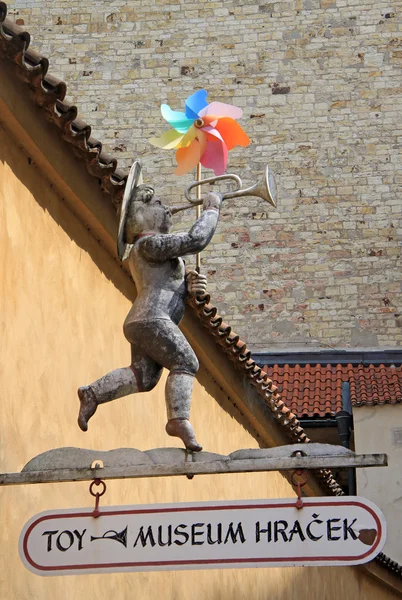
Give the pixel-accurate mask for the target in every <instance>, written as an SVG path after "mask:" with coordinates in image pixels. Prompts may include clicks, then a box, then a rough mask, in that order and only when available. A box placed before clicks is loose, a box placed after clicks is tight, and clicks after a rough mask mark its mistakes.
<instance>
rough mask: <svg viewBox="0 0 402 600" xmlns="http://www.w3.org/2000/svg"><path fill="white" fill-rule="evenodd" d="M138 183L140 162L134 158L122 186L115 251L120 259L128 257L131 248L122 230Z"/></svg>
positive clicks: (139, 183)
mask: <svg viewBox="0 0 402 600" xmlns="http://www.w3.org/2000/svg"><path fill="white" fill-rule="evenodd" d="M139 185H142V171H141V163H140V161H139V160H135V161H134V162H133V164H132V166H131V169H130V173H129V175H128V178H127V183H126V187H125V188H124V196H123V201H122V203H121V211H120V221H119V229H118V231H117V253H118V255H119V258H120V260H122V261H123V260H126V259H127V258H128V257H129V255H130V251H131V248H132V244H127V242H126V240H125V236H124V231H125V228H126V222H127V213H128V207H129V204H130V200H131V198H132V197H133V192H134V190H135V188H136V187H138V186H139Z"/></svg>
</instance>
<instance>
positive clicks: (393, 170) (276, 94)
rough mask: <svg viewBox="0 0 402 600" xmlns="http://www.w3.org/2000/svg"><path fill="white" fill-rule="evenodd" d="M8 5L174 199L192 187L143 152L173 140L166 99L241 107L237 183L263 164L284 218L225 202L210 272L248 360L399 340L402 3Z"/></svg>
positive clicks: (60, 0) (101, 133)
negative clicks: (196, 98)
mask: <svg viewBox="0 0 402 600" xmlns="http://www.w3.org/2000/svg"><path fill="white" fill-rule="evenodd" d="M9 5H10V12H9V16H12V14H13V13H14V18H15V19H16V20H17V19H18V20H19V22H20V23H21V24H24V25H25V26H26V27H27V28H28V29H29V31H30V32H31V33H32V34H33V37H34V42H33V45H34V46H36V47H39V48H40V50H41V51H42V53H43V54H45V55H47V56H49V57H50V58H51V72H52V74H55V75H58V76H59V77H61V78H62V79H64V80H65V81H66V82H67V84H68V90H69V94H70V96H69V100H71V101H73V102H75V103H77V104H78V106H79V110H80V115H81V116H82V117H83V118H84V119H85V120H87V121H88V122H89V123H90V124H91V125H93V128H94V134H95V136H97V137H99V138H100V139H101V140H102V141H104V142H105V144H106V145H107V146H108V147H109V149H110V151H111V152H112V153H114V154H115V155H116V156H117V157H118V158H119V159H120V164H122V165H123V166H128V165H129V164H130V162H131V161H132V159H134V158H140V159H141V160H142V162H143V165H144V171H145V175H146V178H147V179H149V180H152V181H154V183H155V185H156V187H157V188H159V189H163V190H164V191H165V194H166V196H167V198H168V200H169V201H172V202H174V203H176V204H177V199H178V198H180V197H181V196H182V194H183V189H184V186H185V185H186V184H187V183H188V182H189V181H190V179H191V177H185V178H181V179H178V178H176V177H175V176H174V175H173V168H172V167H173V164H174V154H173V153H172V152H163V151H158V150H155V149H154V148H153V147H151V146H150V144H149V143H148V139H149V138H150V137H151V136H153V135H159V134H160V133H162V131H164V130H165V129H166V128H167V127H165V123H164V121H163V120H162V118H161V116H160V112H159V106H160V104H161V102H167V103H169V104H170V105H171V106H172V107H173V108H176V109H181V108H182V104H183V101H184V99H185V98H186V97H187V96H188V95H189V94H190V93H192V92H193V91H195V90H196V89H199V88H202V87H204V88H206V89H207V90H208V91H209V94H210V99H219V100H222V101H227V102H230V103H233V104H236V105H237V106H241V107H242V108H243V109H244V117H243V120H242V125H243V126H244V128H245V129H246V131H247V132H248V134H249V135H250V138H251V140H252V143H251V145H250V146H249V147H248V148H246V149H240V150H234V151H232V152H231V155H230V158H229V171H231V172H236V173H238V174H240V175H241V176H243V177H244V181H245V183H246V184H247V185H248V184H249V183H251V182H253V181H254V180H255V179H256V177H258V174H259V173H260V172H261V171H262V170H263V167H264V165H265V163H267V162H268V163H269V164H270V166H271V168H272V169H273V170H274V172H276V173H277V177H278V184H279V191H280V199H279V206H278V210H277V211H273V210H271V209H270V208H269V207H268V205H266V204H264V203H263V202H262V201H258V200H257V199H254V198H248V199H243V200H235V201H228V203H227V205H226V207H225V209H224V211H223V216H222V220H221V223H220V225H219V228H218V232H217V235H216V236H215V240H214V243H213V244H212V245H211V246H209V248H208V249H207V250H206V251H205V252H204V254H203V259H202V263H203V268H204V270H205V272H207V273H208V275H209V281H210V284H209V287H210V290H211V292H212V293H213V297H214V301H215V302H216V303H217V304H218V306H219V308H220V310H221V311H222V313H223V314H224V315H225V317H226V318H227V320H228V321H229V322H230V324H231V325H232V326H233V327H234V329H235V330H236V331H238V333H240V334H241V336H242V337H243V338H245V339H246V340H247V341H248V343H249V345H250V346H251V348H253V349H254V350H278V349H284V348H286V347H289V346H293V347H295V346H296V347H305V346H319V345H324V346H325V345H329V346H338V347H339V346H369V347H375V346H382V347H393V346H398V345H400V344H401V341H402V319H401V314H402V299H401V294H400V292H401V279H402V277H401V269H400V242H401V237H402V223H401V203H402V198H401V196H402V194H401V191H402V168H401V145H402V125H401V119H400V116H401V108H400V106H401V96H402V83H401V81H402V80H401V66H402V19H401V15H402V3H401V2H400V1H396V0H394V1H393V2H392V3H387V2H384V1H382V0H380V1H375V0H321V1H319V0H290V1H289V2H285V1H283V2H269V3H267V2H263V1H261V2H260V3H255V2H251V1H250V0H244V1H243V2H242V3H239V2H235V1H234V0H225V1H202V0H199V1H197V2H190V1H187V0H182V1H181V2H179V1H174V0H149V1H147V2H144V1H142V0H141V1H139V0H135V1H130V2H123V1H119V0H112V1H108V2H106V1H102V2H100V1H98V0H97V1H95V0H80V1H79V2H78V1H77V0H68V2H67V1H66V0H46V1H45V0H35V1H28V0H26V1H23V0H16V1H15V2H14V3H12V2H10V3H9ZM22 21H23V23H22ZM209 175H210V173H208V176H209ZM189 221H190V214H188V215H187V217H185V221H183V223H187V224H189Z"/></svg>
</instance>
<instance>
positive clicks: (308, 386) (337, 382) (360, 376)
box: [263, 364, 402, 418]
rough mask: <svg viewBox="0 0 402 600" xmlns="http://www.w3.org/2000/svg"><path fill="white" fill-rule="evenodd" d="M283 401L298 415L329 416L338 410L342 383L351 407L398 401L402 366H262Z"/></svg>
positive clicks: (401, 397) (401, 384)
mask: <svg viewBox="0 0 402 600" xmlns="http://www.w3.org/2000/svg"><path fill="white" fill-rule="evenodd" d="M263 370H264V371H265V372H266V373H267V375H268V376H269V377H271V378H272V379H273V381H274V382H275V384H276V385H278V387H279V391H280V393H281V395H282V398H283V400H284V401H285V402H286V404H287V405H288V406H289V408H290V409H291V410H292V411H293V412H294V413H295V414H296V415H297V416H298V418H304V417H332V416H335V415H336V413H337V412H338V411H340V410H342V383H343V382H344V381H347V382H349V383H350V399H351V403H352V405H353V406H374V405H379V404H397V403H399V402H402V366H397V367H394V366H390V365H361V364H360V365H340V364H338V365H330V364H327V365H283V367H282V366H279V365H265V366H264V367H263Z"/></svg>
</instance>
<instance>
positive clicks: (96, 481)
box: [89, 479, 106, 519]
mask: <svg viewBox="0 0 402 600" xmlns="http://www.w3.org/2000/svg"><path fill="white" fill-rule="evenodd" d="M101 484H102V485H103V490H102V491H101V492H94V491H93V489H92V488H93V486H94V485H101ZM105 492H106V483H105V482H104V481H103V479H94V480H93V481H92V482H91V485H90V486H89V493H90V494H91V496H94V498H95V508H94V511H93V513H92V516H93V517H94V519H97V518H98V517H99V515H100V511H99V498H100V497H101V496H103V494H104V493H105Z"/></svg>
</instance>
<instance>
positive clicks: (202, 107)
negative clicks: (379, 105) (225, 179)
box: [150, 90, 250, 272]
mask: <svg viewBox="0 0 402 600" xmlns="http://www.w3.org/2000/svg"><path fill="white" fill-rule="evenodd" d="M207 95H208V93H207V92H206V90H198V91H197V92H195V93H194V94H192V95H191V96H189V97H188V98H187V100H186V101H185V112H179V111H174V110H172V109H171V108H170V107H169V106H168V105H167V104H162V105H161V112H162V116H163V118H164V119H165V120H166V121H167V122H168V123H169V124H170V125H172V127H173V129H170V130H169V131H166V132H165V133H163V134H162V135H161V136H160V137H159V138H151V139H150V143H151V144H153V145H154V146H156V147H158V148H163V149H164V150H169V149H175V150H176V162H177V168H176V170H175V175H179V176H180V175H185V174H186V173H189V172H190V171H192V170H193V169H195V168H196V178H197V181H200V180H201V165H202V166H203V167H205V168H207V169H212V170H213V171H214V173H215V175H223V174H224V173H225V171H226V165H227V162H228V152H229V150H231V149H232V148H235V146H243V147H245V146H248V144H249V143H250V139H249V137H248V135H247V134H246V133H245V131H244V130H243V129H242V127H241V126H240V125H239V124H238V123H237V122H236V119H239V118H240V117H241V116H242V114H243V111H242V109H241V108H238V107H236V106H232V105H230V104H224V103H222V102H211V104H208V102H207ZM197 194H198V196H197V197H198V199H200V197H201V189H200V187H197ZM200 210H201V209H200V208H199V207H198V206H197V218H198V217H199V216H200ZM196 261H197V271H198V272H199V270H200V263H201V257H200V254H197V257H196Z"/></svg>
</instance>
